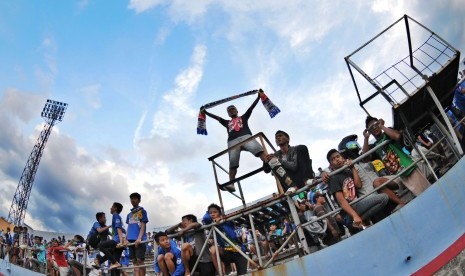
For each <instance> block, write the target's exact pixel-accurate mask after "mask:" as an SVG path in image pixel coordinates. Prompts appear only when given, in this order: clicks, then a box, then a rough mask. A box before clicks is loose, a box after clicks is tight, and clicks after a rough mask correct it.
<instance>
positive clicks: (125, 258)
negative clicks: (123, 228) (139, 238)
mask: <svg viewBox="0 0 465 276" xmlns="http://www.w3.org/2000/svg"><path fill="white" fill-rule="evenodd" d="M119 263H120V264H121V265H122V266H129V248H126V249H124V251H123V254H122V255H121V259H120V261H119Z"/></svg>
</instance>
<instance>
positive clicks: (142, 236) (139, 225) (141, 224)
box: [126, 193, 149, 276]
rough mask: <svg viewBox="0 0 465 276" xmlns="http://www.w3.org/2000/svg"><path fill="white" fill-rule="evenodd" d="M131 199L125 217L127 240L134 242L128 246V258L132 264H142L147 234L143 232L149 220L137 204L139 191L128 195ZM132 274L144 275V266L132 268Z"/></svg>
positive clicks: (135, 275) (139, 197) (136, 275)
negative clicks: (129, 210)
mask: <svg viewBox="0 0 465 276" xmlns="http://www.w3.org/2000/svg"><path fill="white" fill-rule="evenodd" d="M129 199H130V200H131V204H132V207H133V208H132V209H131V212H130V213H129V214H128V216H127V218H126V224H127V225H128V230H127V242H129V243H134V245H131V246H129V258H130V259H131V260H132V262H133V264H134V266H140V265H143V264H144V260H145V250H146V243H145V242H144V243H142V242H143V241H146V240H147V234H146V233H145V229H146V224H147V222H149V220H148V218H147V212H146V211H145V210H144V208H143V207H140V206H139V203H140V199H141V196H140V194H139V193H132V194H131V195H129ZM134 276H145V267H140V268H134Z"/></svg>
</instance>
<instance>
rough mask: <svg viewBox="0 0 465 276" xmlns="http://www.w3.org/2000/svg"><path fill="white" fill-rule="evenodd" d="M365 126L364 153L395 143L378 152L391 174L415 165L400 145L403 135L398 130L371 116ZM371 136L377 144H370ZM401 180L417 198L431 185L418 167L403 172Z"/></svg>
mask: <svg viewBox="0 0 465 276" xmlns="http://www.w3.org/2000/svg"><path fill="white" fill-rule="evenodd" d="M365 125H366V130H365V131H364V132H363V136H364V137H365V139H364V141H363V148H362V151H363V153H365V152H367V151H368V150H369V149H370V148H372V147H374V146H375V145H378V144H380V143H382V142H384V141H386V140H392V141H393V142H392V143H389V144H388V145H386V146H384V147H381V148H379V149H378V150H376V153H377V154H378V157H379V158H380V159H381V160H382V161H383V162H384V165H385V166H386V169H387V170H388V172H389V174H391V175H395V174H397V173H399V172H401V171H403V170H404V168H406V167H408V166H409V165H411V164H412V163H413V160H412V159H411V158H410V157H409V156H408V155H407V154H405V153H404V152H403V150H402V146H401V145H400V142H401V141H402V134H401V133H400V132H399V131H398V130H395V129H392V128H387V127H385V126H384V120H383V119H379V120H378V119H376V118H374V117H370V116H368V117H367V119H366V120H365ZM370 135H373V137H375V139H376V142H375V144H372V145H369V144H368V139H369V138H370ZM400 179H401V181H402V183H403V184H404V185H405V187H407V189H409V190H410V191H411V192H412V193H413V194H414V195H415V196H418V195H419V194H421V193H422V192H423V191H425V190H426V189H427V188H428V187H429V186H430V185H431V184H430V183H429V182H428V180H427V179H426V178H425V176H424V175H423V174H422V173H421V172H420V171H419V170H418V169H417V168H416V167H413V168H410V169H409V170H408V171H406V172H403V174H402V176H401V177H400Z"/></svg>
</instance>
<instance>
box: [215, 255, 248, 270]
mask: <svg viewBox="0 0 465 276" xmlns="http://www.w3.org/2000/svg"><path fill="white" fill-rule="evenodd" d="M221 260H222V261H223V262H224V263H225V264H230V263H234V264H235V265H236V270H237V275H245V274H247V259H246V258H245V257H244V256H242V255H241V254H240V253H239V252H231V251H228V250H223V255H222V256H221Z"/></svg>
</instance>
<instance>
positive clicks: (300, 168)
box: [266, 130, 314, 190]
mask: <svg viewBox="0 0 465 276" xmlns="http://www.w3.org/2000/svg"><path fill="white" fill-rule="evenodd" d="M275 141H276V144H277V145H278V147H279V150H278V151H277V152H276V153H274V154H268V155H267V156H266V158H267V160H268V161H270V160H272V158H277V160H278V161H279V163H281V165H282V167H283V168H284V169H285V170H286V172H287V174H288V175H289V177H290V178H291V179H292V183H293V184H294V185H295V186H297V188H302V187H303V186H304V185H305V184H306V182H307V181H308V180H309V179H313V178H314V173H313V170H312V163H311V159H310V156H309V154H308V149H307V147H306V146H304V145H298V146H295V147H293V146H290V145H289V134H287V133H286V132H284V131H282V130H278V131H276V134H275ZM281 185H283V184H282V183H281ZM283 188H284V189H285V190H289V189H290V188H292V189H291V190H295V188H296V187H293V186H291V185H289V187H286V185H283Z"/></svg>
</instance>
